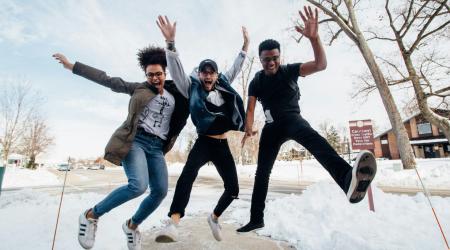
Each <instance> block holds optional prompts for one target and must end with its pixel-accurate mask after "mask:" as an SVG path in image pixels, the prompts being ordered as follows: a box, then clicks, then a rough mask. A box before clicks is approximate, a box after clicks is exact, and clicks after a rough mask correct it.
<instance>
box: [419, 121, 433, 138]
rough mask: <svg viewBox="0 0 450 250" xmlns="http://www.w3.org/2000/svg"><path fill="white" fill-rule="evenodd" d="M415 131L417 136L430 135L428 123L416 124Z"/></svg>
mask: <svg viewBox="0 0 450 250" xmlns="http://www.w3.org/2000/svg"><path fill="white" fill-rule="evenodd" d="M417 131H418V132H419V135H426V134H431V124H430V123H429V122H427V123H420V124H417Z"/></svg>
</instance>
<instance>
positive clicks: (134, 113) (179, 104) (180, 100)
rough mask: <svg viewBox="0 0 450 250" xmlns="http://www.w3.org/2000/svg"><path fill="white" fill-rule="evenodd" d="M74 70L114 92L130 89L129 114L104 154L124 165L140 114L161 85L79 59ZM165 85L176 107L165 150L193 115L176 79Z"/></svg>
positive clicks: (165, 150)
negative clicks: (133, 79) (112, 72)
mask: <svg viewBox="0 0 450 250" xmlns="http://www.w3.org/2000/svg"><path fill="white" fill-rule="evenodd" d="M72 72H73V73H74V74H77V75H79V76H82V77H84V78H86V79H88V80H91V81H94V82H96V83H98V84H100V85H103V86H105V87H108V88H110V89H111V90H112V91H114V92H118V93H126V94H129V95H130V96H131V98H130V102H129V104H128V115H127V118H126V120H125V121H124V122H123V123H122V125H120V127H119V128H117V130H116V131H115V132H114V133H113V135H112V136H111V139H109V142H108V144H107V145H106V148H105V156H104V158H105V159H106V160H108V161H109V162H111V163H114V164H116V165H121V162H122V160H123V159H124V158H125V156H126V155H127V154H128V151H129V150H130V148H131V144H132V143H133V140H134V137H135V135H136V131H137V125H138V121H139V116H140V114H141V112H142V111H143V110H144V108H145V106H146V105H147V104H148V102H150V100H152V99H153V98H154V97H155V96H156V93H157V89H156V88H155V87H153V86H151V85H150V84H148V83H147V82H142V83H138V82H126V81H124V80H122V79H121V78H119V77H109V76H108V75H107V74H106V73H105V72H104V71H101V70H98V69H96V68H93V67H90V66H88V65H85V64H82V63H80V62H76V63H75V65H74V67H73V70H72ZM164 89H166V90H167V91H169V92H170V93H171V94H172V95H173V96H174V98H175V110H174V112H173V114H172V117H171V120H170V125H169V134H168V135H167V140H166V141H165V144H164V149H163V151H164V154H165V153H167V152H168V151H169V150H170V149H171V148H172V147H173V144H174V143H175V141H176V139H177V137H178V135H179V133H180V132H181V130H182V129H183V127H184V125H186V120H187V118H188V116H189V103H188V100H187V99H186V98H185V97H184V96H183V95H181V94H180V92H179V91H178V90H177V88H176V86H175V84H174V83H173V81H165V82H164Z"/></svg>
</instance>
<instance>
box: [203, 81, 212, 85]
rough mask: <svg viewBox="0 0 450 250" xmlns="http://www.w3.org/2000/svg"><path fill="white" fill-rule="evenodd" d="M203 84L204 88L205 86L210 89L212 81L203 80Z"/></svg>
mask: <svg viewBox="0 0 450 250" xmlns="http://www.w3.org/2000/svg"><path fill="white" fill-rule="evenodd" d="M203 84H204V85H205V86H207V87H210V86H212V85H213V81H211V80H204V81H203Z"/></svg>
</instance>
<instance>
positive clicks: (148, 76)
mask: <svg viewBox="0 0 450 250" xmlns="http://www.w3.org/2000/svg"><path fill="white" fill-rule="evenodd" d="M163 75H164V72H162V71H158V72H148V73H146V74H145V76H146V77H147V78H148V79H152V78H153V77H154V76H156V77H161V76H163Z"/></svg>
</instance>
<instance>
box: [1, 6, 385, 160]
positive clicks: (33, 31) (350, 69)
mask: <svg viewBox="0 0 450 250" xmlns="http://www.w3.org/2000/svg"><path fill="white" fill-rule="evenodd" d="M304 4H305V2H304V1H293V0H280V1H270V0H259V1H256V0H251V1H250V0H241V1H238V0H228V1H226V0H219V1H206V0H196V1H173V0H168V1H143V0H140V1H118V0H112V1H88V0H81V1H74V0H66V1H9V0H2V1H1V2H0V54H1V57H0V79H6V78H24V79H27V80H28V81H29V82H30V83H31V84H32V85H33V87H34V88H35V89H37V90H40V91H41V92H42V94H43V95H44V96H45V97H46V99H47V102H46V104H45V106H44V107H43V109H44V112H45V114H46V115H47V118H48V120H49V124H50V126H51V129H52V134H53V135H54V136H55V138H56V141H55V142H56V143H55V145H54V146H53V147H52V148H51V150H50V151H49V152H48V153H47V154H46V155H45V158H47V159H50V160H63V159H66V158H67V157H68V156H69V155H70V156H73V157H77V158H78V157H83V158H85V157H96V156H101V155H102V153H103V149H104V146H105V145H106V142H107V140H108V139H109V136H110V135H111V134H112V133H113V131H114V130H115V129H116V128H117V127H118V126H119V125H120V124H121V123H122V121H123V120H124V119H125V117H126V110H127V102H128V97H127V96H126V95H123V94H117V93H114V92H111V91H110V90H109V89H106V88H104V87H102V86H99V85H97V84H95V83H92V82H89V81H87V80H85V79H83V78H81V77H78V76H76V75H73V74H72V73H71V72H69V71H67V70H65V69H63V68H62V66H61V65H60V64H58V63H57V62H56V61H55V60H54V59H53V58H52V57H51V55H52V54H53V53H55V52H60V53H63V54H65V55H66V56H67V57H68V59H69V60H70V61H72V62H75V61H80V62H83V63H85V64H88V65H91V66H94V67H97V68H99V69H102V70H104V71H106V72H107V73H108V74H109V75H110V76H120V77H122V78H124V79H126V80H128V81H144V80H145V78H144V75H143V72H142V71H141V70H140V68H139V67H138V64H137V60H136V52H137V50H138V49H140V48H142V47H144V46H146V45H148V44H156V45H160V46H164V39H163V38H162V35H161V34H160V31H159V29H158V28H157V26H156V24H155V21H156V18H157V16H158V14H165V15H168V16H169V18H171V19H172V20H176V21H177V23H178V25H177V39H176V46H177V49H178V50H179V53H180V58H181V60H182V62H183V64H184V68H185V70H186V71H189V72H190V70H191V69H192V68H193V67H195V66H196V65H197V64H198V62H199V61H200V60H202V59H204V58H212V59H214V60H216V61H217V62H218V64H219V68H222V69H223V68H224V67H226V65H230V64H231V63H232V61H233V59H234V57H235V56H236V55H237V53H238V52H239V49H240V48H241V46H242V35H241V26H242V25H245V26H246V27H247V29H248V31H249V34H250V53H249V54H250V55H255V54H257V46H258V44H259V42H261V41H262V40H264V39H267V38H274V39H277V40H278V41H280V43H281V44H282V55H283V57H284V61H285V62H286V63H294V62H302V61H308V60H312V59H313V54H312V50H311V46H310V44H309V42H308V41H306V40H304V41H302V42H301V43H300V44H297V43H296V42H295V41H294V40H293V39H292V38H291V35H292V33H290V32H288V31H286V30H287V28H289V27H290V26H292V20H293V19H294V18H297V15H298V14H297V10H298V9H300V8H301V7H302V6H303V5H304ZM323 30H324V29H323V28H322V31H321V34H322V37H324V34H325V33H324V32H323ZM342 38H343V39H341V40H340V41H338V42H337V43H336V44H335V45H333V46H332V47H328V46H326V47H325V50H326V52H327V58H328V68H327V70H326V71H324V72H321V73H319V74H316V75H313V76H310V77H306V78H302V79H300V81H299V84H300V88H301V93H302V97H301V101H300V105H301V109H302V114H303V116H304V117H306V118H307V119H308V120H309V121H310V122H311V124H312V125H313V127H316V128H317V125H318V124H319V123H320V122H322V121H323V120H326V119H328V120H331V121H332V122H333V123H334V124H335V125H341V126H347V121H348V120H357V119H373V120H374V121H375V122H376V124H378V125H379V126H380V127H385V126H387V124H388V120H387V116H386V114H385V111H384V108H383V106H382V104H381V100H380V97H379V95H378V93H375V94H373V95H372V96H371V97H370V98H369V100H368V101H367V102H366V103H364V104H360V103H356V102H355V101H354V100H352V99H351V98H350V93H351V91H352V82H354V81H355V78H354V76H355V75H356V74H358V73H360V72H362V71H363V70H364V69H365V64H364V63H363V60H362V57H361V56H360V55H359V54H358V51H357V49H356V47H354V46H352V45H351V44H350V43H349V41H348V39H346V38H344V37H342ZM323 40H325V39H323ZM259 68H260V66H259V64H258V65H257V68H256V69H259ZM0 84H2V83H0Z"/></svg>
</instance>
